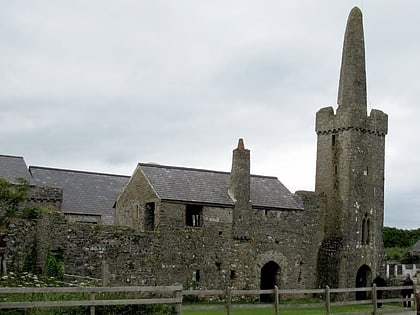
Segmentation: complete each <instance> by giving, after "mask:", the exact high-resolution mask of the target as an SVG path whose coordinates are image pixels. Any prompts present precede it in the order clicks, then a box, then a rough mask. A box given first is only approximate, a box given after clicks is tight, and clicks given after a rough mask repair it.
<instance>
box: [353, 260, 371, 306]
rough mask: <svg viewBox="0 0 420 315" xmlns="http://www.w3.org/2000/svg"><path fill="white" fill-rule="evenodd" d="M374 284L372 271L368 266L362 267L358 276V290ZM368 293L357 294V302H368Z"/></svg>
mask: <svg viewBox="0 0 420 315" xmlns="http://www.w3.org/2000/svg"><path fill="white" fill-rule="evenodd" d="M371 282H372V271H371V270H370V267H369V266H368V265H362V266H361V267H360V268H359V270H358V271H357V274H356V288H363V287H369V286H370V284H371ZM366 299H367V292H359V291H358V292H356V300H366Z"/></svg>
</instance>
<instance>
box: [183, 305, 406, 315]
mask: <svg viewBox="0 0 420 315" xmlns="http://www.w3.org/2000/svg"><path fill="white" fill-rule="evenodd" d="M189 305H190V306H194V305H197V306H203V304H189ZM220 306H223V305H222V304H220ZM399 309H401V310H402V309H403V308H402V306H401V305H400V304H398V303H396V304H395V303H394V304H385V305H384V306H383V308H381V309H379V310H378V313H379V314H381V313H383V312H386V311H391V310H399ZM372 310H373V309H372V305H344V306H333V307H331V314H346V315H348V314H352V313H354V314H357V313H367V314H368V313H371V312H372ZM325 311H326V310H325V307H311V308H299V307H296V308H282V307H281V306H280V312H279V313H280V314H281V315H325ZM182 314H184V315H226V309H218V310H202V309H200V310H183V311H182ZM270 314H273V315H274V314H275V313H274V307H267V308H259V309H255V308H254V309H235V307H233V309H232V315H270Z"/></svg>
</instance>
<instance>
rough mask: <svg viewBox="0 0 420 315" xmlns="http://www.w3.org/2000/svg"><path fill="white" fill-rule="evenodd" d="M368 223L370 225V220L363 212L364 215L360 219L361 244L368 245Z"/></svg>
mask: <svg viewBox="0 0 420 315" xmlns="http://www.w3.org/2000/svg"><path fill="white" fill-rule="evenodd" d="M369 225H370V220H369V217H368V215H367V213H365V216H364V218H363V220H362V245H368V244H369V241H370V240H369V238H370V235H369V234H370V231H369Z"/></svg>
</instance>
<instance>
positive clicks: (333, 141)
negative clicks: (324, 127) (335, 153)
mask: <svg viewBox="0 0 420 315" xmlns="http://www.w3.org/2000/svg"><path fill="white" fill-rule="evenodd" d="M336 141H337V139H336V136H335V135H332V136H331V145H332V146H333V147H334V146H335V142H336Z"/></svg>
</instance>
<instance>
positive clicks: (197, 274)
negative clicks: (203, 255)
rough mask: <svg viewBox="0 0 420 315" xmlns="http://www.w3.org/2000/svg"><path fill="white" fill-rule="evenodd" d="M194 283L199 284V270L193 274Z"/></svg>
mask: <svg viewBox="0 0 420 315" xmlns="http://www.w3.org/2000/svg"><path fill="white" fill-rule="evenodd" d="M193 275H194V281H195V282H200V270H196V271H195V272H194V273H193Z"/></svg>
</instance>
